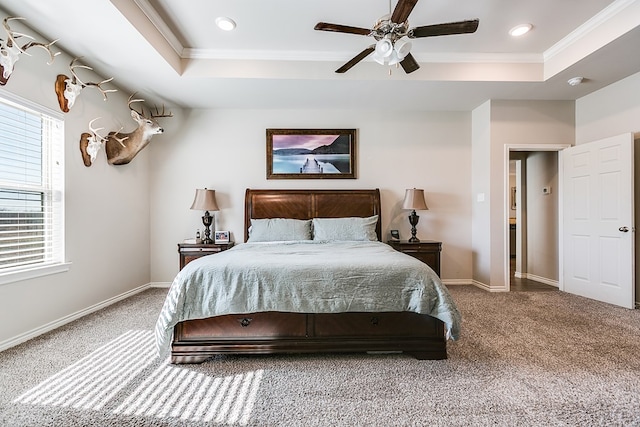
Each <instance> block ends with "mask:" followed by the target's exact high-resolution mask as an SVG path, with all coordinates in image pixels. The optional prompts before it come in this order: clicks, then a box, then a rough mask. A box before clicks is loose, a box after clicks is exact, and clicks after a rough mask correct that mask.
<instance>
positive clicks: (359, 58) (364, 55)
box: [336, 44, 376, 73]
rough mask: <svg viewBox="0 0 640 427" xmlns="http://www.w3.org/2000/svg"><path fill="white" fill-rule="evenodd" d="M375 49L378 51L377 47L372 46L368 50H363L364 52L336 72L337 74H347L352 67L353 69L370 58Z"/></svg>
mask: <svg viewBox="0 0 640 427" xmlns="http://www.w3.org/2000/svg"><path fill="white" fill-rule="evenodd" d="M375 49H376V45H374V44H372V45H371V46H369V47H368V48H366V49H365V50H363V51H362V52H360V53H359V54H357V55H356V56H354V57H353V58H352V59H351V60H350V61H349V62H347V63H346V64H344V65H343V66H342V67H340V68H338V69H337V70H336V73H346V72H347V71H349V69H351V67H353V66H354V65H356V64H357V63H358V62H360V61H362V60H363V59H364V58H366V57H367V56H369V55H370V54H371V52H373V51H374V50H375Z"/></svg>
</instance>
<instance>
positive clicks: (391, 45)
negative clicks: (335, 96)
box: [314, 0, 480, 74]
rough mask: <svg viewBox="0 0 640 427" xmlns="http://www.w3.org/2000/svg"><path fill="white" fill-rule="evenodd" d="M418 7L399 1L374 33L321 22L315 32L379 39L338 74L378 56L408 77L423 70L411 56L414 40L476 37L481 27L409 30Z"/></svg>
mask: <svg viewBox="0 0 640 427" xmlns="http://www.w3.org/2000/svg"><path fill="white" fill-rule="evenodd" d="M416 3H418V0H398V3H397V4H396V7H395V9H394V10H393V13H391V14H389V15H385V16H383V17H382V18H380V19H379V20H378V22H376V24H375V25H374V26H373V29H368V28H359V27H351V26H348V25H340V24H329V23H326V22H318V23H317V24H316V26H315V27H314V29H315V30H320V31H333V32H338V33H349V34H358V35H362V36H370V37H373V38H374V39H376V43H375V44H372V45H371V46H369V47H367V48H366V49H365V50H363V51H362V52H360V53H359V54H357V55H356V56H354V57H353V58H352V59H351V60H350V61H348V62H347V63H346V64H344V65H343V66H342V67H340V68H338V69H337V70H336V73H344V72H346V71H348V70H349V69H350V68H351V67H353V66H354V65H356V64H357V63H358V62H360V61H362V60H363V59H364V58H366V57H367V56H369V55H370V54H371V53H373V54H374V55H373V59H375V60H376V62H378V63H380V64H386V65H394V64H397V63H400V65H401V66H402V68H403V69H404V71H405V72H406V73H407V74H408V73H412V72H414V71H416V70H417V69H418V68H420V65H419V64H418V63H417V62H416V60H415V58H414V57H413V55H411V53H410V52H409V51H410V50H411V41H410V39H417V38H422V37H435V36H447V35H452V34H467V33H474V32H475V31H476V30H477V29H478V24H479V23H480V21H479V20H478V19H474V20H469V21H459V22H449V23H446V24H435V25H424V26H421V27H413V28H409V24H408V21H407V18H408V17H409V14H410V13H411V11H412V10H413V8H414V7H415V5H416Z"/></svg>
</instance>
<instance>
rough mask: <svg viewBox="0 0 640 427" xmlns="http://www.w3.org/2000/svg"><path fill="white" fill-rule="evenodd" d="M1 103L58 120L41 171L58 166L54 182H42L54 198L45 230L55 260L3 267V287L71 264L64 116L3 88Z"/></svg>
mask: <svg viewBox="0 0 640 427" xmlns="http://www.w3.org/2000/svg"><path fill="white" fill-rule="evenodd" d="M0 102H2V103H4V104H6V105H9V106H10V107H14V108H17V109H22V110H28V111H31V112H34V113H36V114H40V115H44V116H48V117H49V118H50V119H52V120H54V121H56V122H57V125H58V126H59V129H58V130H57V134H58V135H57V138H55V137H52V139H51V140H50V141H51V142H52V146H51V147H49V148H47V149H46V150H45V149H43V165H42V172H41V174H42V176H43V177H44V175H45V173H50V172H48V171H50V170H54V169H55V171H53V172H52V173H53V174H54V175H55V178H54V179H52V180H51V182H47V183H46V184H43V187H44V188H45V190H44V191H45V192H46V194H45V197H50V198H53V199H54V200H53V201H52V202H51V206H50V207H49V209H50V210H51V215H52V217H53V222H52V223H51V224H50V225H49V226H50V227H51V228H52V230H51V232H50V233H48V232H47V233H45V239H47V240H49V241H50V243H51V244H52V246H53V254H54V256H53V260H43V261H42V262H37V263H33V264H27V265H23V266H14V267H9V268H6V269H2V270H0V286H2V285H5V284H9V283H14V282H17V281H22V280H28V279H33V278H37V277H42V276H46V275H50V274H57V273H61V272H65V271H68V270H69V268H70V265H71V263H69V262H67V261H66V250H65V229H64V224H65V220H64V216H65V197H64V189H65V172H66V171H65V166H64V155H65V154H64V140H65V133H64V126H65V121H64V115H63V114H61V113H59V112H57V111H54V110H51V109H49V108H47V107H44V106H42V105H39V104H37V103H35V102H32V101H29V100H27V99H24V98H22V97H20V96H18V95H15V94H13V93H11V92H7V91H6V90H4V89H0ZM44 143H45V141H44V140H41V144H44ZM45 152H48V155H46V156H45ZM45 162H46V164H45ZM3 184H6V183H3ZM18 187H19V188H18V189H19V190H23V191H25V192H27V191H30V190H29V189H28V185H24V186H18ZM0 188H1V189H8V190H16V186H13V185H11V184H8V185H2V186H1V187H0Z"/></svg>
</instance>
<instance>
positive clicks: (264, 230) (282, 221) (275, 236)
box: [247, 218, 311, 243]
mask: <svg viewBox="0 0 640 427" xmlns="http://www.w3.org/2000/svg"><path fill="white" fill-rule="evenodd" d="M287 240H311V220H310V219H306V220H302V219H290V218H265V219H251V228H249V238H248V239H247V242H248V243H249V242H250V243H253V242H277V241H287Z"/></svg>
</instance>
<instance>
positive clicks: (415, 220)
mask: <svg viewBox="0 0 640 427" xmlns="http://www.w3.org/2000/svg"><path fill="white" fill-rule="evenodd" d="M419 220H420V217H419V216H418V215H417V214H416V211H415V209H414V210H413V211H412V212H411V214H410V215H409V224H411V238H410V239H409V240H408V241H409V242H410V243H418V242H420V239H418V238H417V237H416V233H417V231H416V225H418V221H419Z"/></svg>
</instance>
